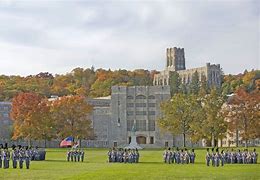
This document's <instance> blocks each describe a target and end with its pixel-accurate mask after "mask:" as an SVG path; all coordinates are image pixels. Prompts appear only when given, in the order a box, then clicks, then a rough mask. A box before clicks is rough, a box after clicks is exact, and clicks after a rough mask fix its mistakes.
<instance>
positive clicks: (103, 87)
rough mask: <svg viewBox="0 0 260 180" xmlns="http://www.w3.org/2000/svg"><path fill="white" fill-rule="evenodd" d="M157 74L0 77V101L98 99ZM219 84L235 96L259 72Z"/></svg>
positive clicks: (77, 72)
mask: <svg viewBox="0 0 260 180" xmlns="http://www.w3.org/2000/svg"><path fill="white" fill-rule="evenodd" d="M156 73H158V72H157V71H154V70H153V71H149V70H144V69H137V70H134V71H128V70H115V71H112V70H105V69H97V70H95V69H94V68H87V69H83V68H75V69H73V70H72V71H71V72H70V73H67V74H56V75H52V74H50V73H48V72H41V73H39V74H37V75H30V76H26V77H22V76H6V75H1V76H0V101H10V100H11V99H12V98H13V97H14V96H16V95H18V94H19V93H20V92H34V93H37V94H39V95H42V96H46V97H50V96H51V95H57V96H65V95H84V96H88V97H101V96H108V95H110V94H111V86H113V85H124V86H139V85H144V86H145V85H152V84H153V76H154V74H156ZM223 79H224V82H223V84H222V92H223V93H224V94H228V93H232V92H235V90H236V89H237V88H238V87H241V86H244V87H246V88H247V89H248V90H249V91H251V90H253V89H255V88H256V87H257V84H258V86H259V84H260V81H259V79H260V71H259V70H252V71H250V72H247V71H245V72H244V73H243V74H238V75H225V76H224V78H223Z"/></svg>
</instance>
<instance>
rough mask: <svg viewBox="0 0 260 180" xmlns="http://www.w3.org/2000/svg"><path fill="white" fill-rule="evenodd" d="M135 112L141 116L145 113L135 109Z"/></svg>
mask: <svg viewBox="0 0 260 180" xmlns="http://www.w3.org/2000/svg"><path fill="white" fill-rule="evenodd" d="M135 114H136V115H140V116H143V115H146V114H147V113H146V111H136V112H135Z"/></svg>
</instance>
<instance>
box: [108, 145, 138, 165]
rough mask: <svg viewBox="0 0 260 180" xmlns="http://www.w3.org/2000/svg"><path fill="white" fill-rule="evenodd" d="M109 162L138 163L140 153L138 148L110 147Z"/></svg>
mask: <svg viewBox="0 0 260 180" xmlns="http://www.w3.org/2000/svg"><path fill="white" fill-rule="evenodd" d="M107 156H108V162H109V163H115V162H119V163H138V162H139V158H140V154H139V152H138V149H122V148H120V149H115V148H113V149H109V151H108V152H107Z"/></svg>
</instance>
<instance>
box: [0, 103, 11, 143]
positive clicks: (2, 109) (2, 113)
mask: <svg viewBox="0 0 260 180" xmlns="http://www.w3.org/2000/svg"><path fill="white" fill-rule="evenodd" d="M11 108H12V103H11V102H0V127H1V128H0V140H2V141H5V140H9V139H10V138H11V135H10V134H11V127H12V124H13V123H12V120H11V118H10V111H11Z"/></svg>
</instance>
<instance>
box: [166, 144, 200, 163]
mask: <svg viewBox="0 0 260 180" xmlns="http://www.w3.org/2000/svg"><path fill="white" fill-rule="evenodd" d="M195 157H196V154H195V152H194V149H192V150H191V152H189V151H188V150H187V149H186V148H185V149H184V150H183V149H181V150H179V148H178V147H177V148H176V150H173V149H172V150H171V148H168V149H165V151H164V152H163V161H164V163H168V164H171V163H176V164H189V163H191V164H194V163H195Z"/></svg>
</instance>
